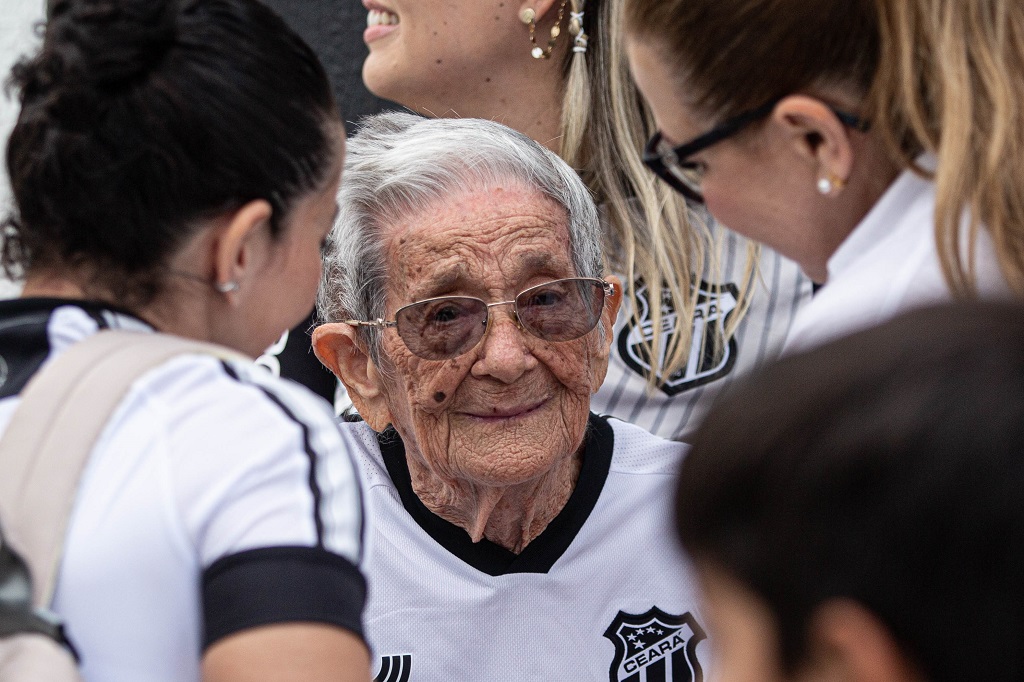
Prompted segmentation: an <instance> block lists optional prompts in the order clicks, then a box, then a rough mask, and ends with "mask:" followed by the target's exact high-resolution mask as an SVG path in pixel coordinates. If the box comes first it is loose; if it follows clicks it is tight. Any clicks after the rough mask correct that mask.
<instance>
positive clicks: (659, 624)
mask: <svg viewBox="0 0 1024 682" xmlns="http://www.w3.org/2000/svg"><path fill="white" fill-rule="evenodd" d="M604 636H605V637H607V638H608V639H610V640H611V641H612V644H614V645H615V658H614V659H612V665H611V668H610V669H609V679H610V680H611V682H703V680H704V671H703V670H702V669H701V667H700V661H698V660H697V644H699V643H700V641H701V640H703V639H704V638H705V635H704V630H703V629H702V628H701V627H700V625H698V624H697V620H696V619H695V618H694V617H693V615H691V614H690V612H686V613H684V614H683V615H681V616H672V615H669V614H667V613H665V612H664V611H662V610H661V609H659V608H658V607H657V606H654V607H652V608H651V610H650V611H648V612H647V613H642V614H639V615H635V614H632V613H625V612H624V611H619V614H618V615H617V616H615V620H613V621H612V624H611V625H609V626H608V629H607V630H605V633H604Z"/></svg>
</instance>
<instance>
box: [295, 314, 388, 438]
mask: <svg viewBox="0 0 1024 682" xmlns="http://www.w3.org/2000/svg"><path fill="white" fill-rule="evenodd" d="M356 334H357V332H356V328H355V327H353V326H352V325H349V324H344V323H342V322H333V323H330V324H322V325H320V326H319V327H317V328H316V329H314V330H313V352H314V353H316V356H317V358H319V360H320V362H322V363H323V364H324V366H325V367H327V369H329V370H331V372H333V373H334V375H335V376H336V377H338V379H340V380H341V383H343V384H344V385H345V389H346V390H347V391H348V395H349V398H351V399H352V404H353V405H355V408H356V410H357V411H358V412H359V415H360V416H361V417H362V418H363V420H364V421H366V423H367V424H369V425H370V428H372V429H373V430H374V431H377V432H381V431H383V430H384V429H386V428H387V426H388V424H390V423H391V421H392V419H391V412H390V410H389V409H388V407H387V402H386V401H385V399H384V393H383V390H382V385H381V376H380V372H379V371H378V370H377V367H376V365H374V363H373V360H372V359H371V358H370V356H369V354H368V353H367V352H366V351H365V350H364V349H363V347H362V345H361V343H360V341H359V340H358V339H357V337H356Z"/></svg>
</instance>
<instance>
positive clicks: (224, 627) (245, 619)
mask: <svg viewBox="0 0 1024 682" xmlns="http://www.w3.org/2000/svg"><path fill="white" fill-rule="evenodd" d="M365 603H366V580H365V579H364V578H363V575H362V574H361V573H360V572H359V569H358V568H356V567H355V565H354V564H353V563H352V562H350V561H349V560H348V559H346V558H344V557H342V556H340V555H337V554H332V553H331V552H328V551H327V550H325V549H320V548H316V547H264V548H261V549H253V550H248V551H245V552H240V553H238V554H232V555H230V556H227V557H224V558H222V559H219V560H218V561H216V562H214V563H213V564H212V565H211V566H210V567H209V568H207V569H206V570H205V571H204V572H203V620H204V632H203V649H204V650H205V649H206V648H207V647H209V646H210V645H211V644H213V643H214V642H216V641H217V640H219V639H221V638H223V637H226V636H228V635H231V634H234V633H236V632H239V631H242V630H247V629H249V628H254V627H259V626H261V625H271V624H274V623H297V622H307V623H310V622H312V623H326V624H329V625H336V626H338V627H341V628H345V629H346V630H350V631H351V632H354V633H355V634H357V635H359V636H360V637H362V636H363V625H362V612H363V606H364V604H365Z"/></svg>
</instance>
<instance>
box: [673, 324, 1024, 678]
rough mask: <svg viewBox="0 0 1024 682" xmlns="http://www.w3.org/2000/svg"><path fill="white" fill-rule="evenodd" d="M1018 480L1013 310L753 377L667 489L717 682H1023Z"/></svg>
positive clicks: (1023, 387)
mask: <svg viewBox="0 0 1024 682" xmlns="http://www.w3.org/2000/svg"><path fill="white" fill-rule="evenodd" d="M1022 490H1024V308H1022V307H1019V306H1013V305H1008V304H1007V305H996V304H992V305H979V304H970V305H956V306H949V307H942V308H935V309H928V310H923V311H918V312H914V313H911V314H909V315H906V316H904V317H901V318H898V319H896V320H895V321H893V322H890V323H888V324H886V325H884V326H882V327H879V328H876V329H872V330H868V331H865V332H862V333H859V334H856V335H854V336H851V337H848V338H845V339H842V340H840V341H837V342H834V343H831V344H829V345H827V346H823V347H821V348H819V349H817V350H814V351H812V352H810V353H806V354H803V355H799V356H795V357H791V358H788V359H786V360H785V361H783V362H781V363H779V364H777V365H776V366H774V367H772V368H771V369H769V370H768V371H766V372H763V373H762V374H760V375H759V376H757V377H756V378H755V379H754V380H752V381H750V382H749V383H747V384H745V385H744V386H743V387H742V388H740V389H739V390H736V391H734V392H733V393H731V394H730V395H728V396H727V397H726V398H725V399H723V400H722V401H721V402H720V403H719V404H718V405H717V406H716V409H715V410H714V411H713V413H712V414H711V415H710V416H709V418H708V419H707V421H706V422H705V423H704V424H703V427H702V429H701V430H700V432H699V434H698V436H697V438H696V441H695V443H694V447H693V450H692V452H691V454H690V455H689V456H688V458H687V461H686V463H685V466H684V470H683V475H682V479H681V482H680V489H679V497H678V522H679V527H680V533H681V536H682V539H683V542H684V545H685V546H686V547H687V549H688V550H689V551H691V552H692V553H693V555H694V556H695V557H696V559H697V561H698V564H699V565H700V566H701V569H702V570H701V573H702V576H703V579H704V583H705V586H706V588H707V595H708V600H709V610H710V616H709V618H710V619H711V621H712V628H711V629H712V630H713V631H714V635H715V637H717V640H716V641H717V644H716V646H719V647H720V649H719V661H718V662H719V664H720V665H721V666H722V668H723V669H722V670H721V672H722V673H723V674H724V675H723V677H722V678H721V679H723V680H741V679H742V680H746V679H749V680H758V681H759V682H766V681H770V680H773V679H803V678H802V677H800V676H801V675H808V676H809V677H811V678H814V679H848V680H865V681H867V680H872V682H886V681H890V680H931V681H933V682H937V681H945V680H949V681H953V680H968V679H970V680H986V681H987V682H995V681H998V680H1007V681H1009V680H1019V679H1022V677H1024V647H1022V646H1021V640H1022V639H1024V504H1022V500H1021V491H1022ZM716 624H717V626H718V627H717V630H716V628H715V625H716ZM837 671H838V672H844V673H845V674H847V675H848V676H847V677H828V676H824V675H825V673H832V674H834V673H836V672H837ZM819 675H821V676H820V677H819Z"/></svg>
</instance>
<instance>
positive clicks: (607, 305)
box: [591, 275, 622, 393]
mask: <svg viewBox="0 0 1024 682" xmlns="http://www.w3.org/2000/svg"><path fill="white" fill-rule="evenodd" d="M604 279H605V281H606V282H608V283H609V284H611V285H612V287H613V288H614V290H613V291H612V294H611V296H609V297H608V298H606V299H605V302H604V312H602V313H601V327H600V329H601V331H603V332H604V338H603V339H602V340H601V354H600V365H599V366H598V367H597V369H596V372H597V381H596V382H594V387H593V389H592V390H591V393H597V389H599V388H600V387H601V384H602V383H604V376H605V374H607V373H608V354H609V353H611V347H612V340H613V337H614V335H615V330H614V325H615V317H616V316H617V315H618V314H619V306H620V305H622V280H620V279H619V278H618V277H616V276H615V275H608V276H607V277H605V278H604Z"/></svg>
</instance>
